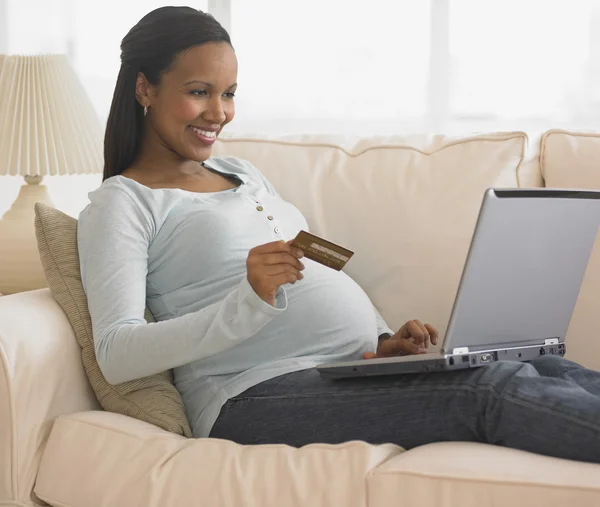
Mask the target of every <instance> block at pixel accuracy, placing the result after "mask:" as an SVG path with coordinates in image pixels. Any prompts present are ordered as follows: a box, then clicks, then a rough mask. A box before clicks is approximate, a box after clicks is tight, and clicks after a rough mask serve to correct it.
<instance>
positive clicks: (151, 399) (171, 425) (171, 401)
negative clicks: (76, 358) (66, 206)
mask: <svg viewBox="0 0 600 507" xmlns="http://www.w3.org/2000/svg"><path fill="white" fill-rule="evenodd" d="M35 232H36V236H37V242H38V249H39V251H40V257H41V260H42V266H43V268H44V272H45V275H46V279H47V280H48V285H49V286H50V290H51V291H52V295H53V296H54V298H55V299H56V301H57V302H58V304H59V305H60V306H61V308H62V309H63V311H64V312H65V313H66V315H67V318H68V319H69V322H70V323H71V326H72V327H73V330H74V331H75V336H76V338H77V341H78V342H79V345H80V346H81V356H82V359H83V366H84V368H85V371H86V374H87V376H88V378H89V381H90V384H91V385H92V388H93V390H94V392H95V393H96V396H97V398H98V401H99V402H100V405H101V406H102V407H103V408H104V409H105V410H107V411H109V412H116V413H118V414H123V415H127V416H130V417H134V418H136V419H140V420H142V421H146V422H149V423H151V424H154V425H156V426H160V427H161V428H164V429H165V430H167V431H171V432H173V433H177V434H179V435H184V436H186V437H190V436H191V431H190V426H189V424H188V421H187V418H186V415H185V409H184V407H183V401H182V400H181V396H180V395H179V392H178V391H177V390H176V389H175V386H174V385H173V378H172V374H171V372H170V371H165V372H162V373H157V374H156V375H152V376H150V377H145V378H143V379H139V380H132V381H130V382H124V383H122V384H118V385H111V384H109V383H108V382H107V381H106V379H105V378H104V376H103V375H102V372H101V371H100V367H99V366H98V363H97V362H96V354H95V352H94V342H93V338H92V321H91V319H90V314H89V311H88V306H87V298H86V295H85V292H84V290H83V285H82V283H81V273H80V271H79V254H78V251H77V220H75V219H74V218H72V217H70V216H68V215H65V214H64V213H61V212H60V211H58V210H55V209H54V208H52V207H50V206H47V205H45V204H42V203H37V204H36V205H35ZM145 318H146V320H147V321H148V322H152V321H154V319H153V318H152V314H151V313H150V312H149V311H148V310H147V309H146V315H145Z"/></svg>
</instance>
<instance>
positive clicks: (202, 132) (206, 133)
mask: <svg viewBox="0 0 600 507" xmlns="http://www.w3.org/2000/svg"><path fill="white" fill-rule="evenodd" d="M192 130H193V131H194V132H197V133H198V134H200V135H201V136H204V137H210V138H211V139H214V138H215V137H217V133H216V132H209V131H208V130H200V129H199V128H196V127H192Z"/></svg>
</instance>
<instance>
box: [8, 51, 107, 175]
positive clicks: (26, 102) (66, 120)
mask: <svg viewBox="0 0 600 507" xmlns="http://www.w3.org/2000/svg"><path fill="white" fill-rule="evenodd" d="M102 137H103V131H102V125H101V123H100V119H99V117H98V115H97V114H96V112H95V110H94V108H93V106H92V104H91V102H90V100H89V98H88V97H87V95H86V94H85V91H84V89H83V87H82V85H81V83H80V82H79V80H78V79H77V76H76V75H75V72H74V71H73V69H72V68H71V65H70V64H69V61H68V59H67V57H66V55H35V56H20V55H9V56H6V55H2V56H0V175H13V176H14V175H22V176H42V177H43V176H54V175H60V174H89V173H98V172H102Z"/></svg>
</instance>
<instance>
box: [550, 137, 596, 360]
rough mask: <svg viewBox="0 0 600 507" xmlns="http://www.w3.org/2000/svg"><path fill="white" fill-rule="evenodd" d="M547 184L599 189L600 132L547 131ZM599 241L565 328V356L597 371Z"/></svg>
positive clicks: (555, 186)
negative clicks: (566, 329) (569, 320)
mask: <svg viewBox="0 0 600 507" xmlns="http://www.w3.org/2000/svg"><path fill="white" fill-rule="evenodd" d="M540 168H541V171H542V176H543V177H544V180H545V183H546V186H547V187H552V188H579V189H592V190H600V134H588V133H582V132H568V131H564V130H550V131H548V132H546V133H545V134H544V136H543V137H542V141H541V146H540ZM598 309H600V241H599V240H598V239H596V244H595V246H594V249H593V250H592V255H591V257H590V262H589V264H588V268H587V271H586V275H585V278H584V280H583V284H582V286H581V292H580V293H579V298H578V300H577V304H576V306H575V311H574V312H573V317H572V319H571V324H570V326H569V330H568V331H567V357H568V358H569V359H572V360H574V361H577V362H579V363H581V364H583V365H585V366H587V367H588V368H593V369H596V370H600V339H599V337H600V319H598Z"/></svg>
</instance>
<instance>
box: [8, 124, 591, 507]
mask: <svg viewBox="0 0 600 507" xmlns="http://www.w3.org/2000/svg"><path fill="white" fill-rule="evenodd" d="M214 154H215V155H217V156H220V155H235V156H238V157H242V158H246V159H248V160H250V161H251V162H253V163H254V164H255V165H256V166H258V167H259V168H260V169H261V170H262V171H263V172H264V173H265V175H266V176H267V177H268V178H269V179H270V180H271V182H272V183H273V184H274V185H275V187H276V188H277V189H278V191H279V192H280V194H281V195H282V197H284V198H285V199H287V200H289V201H291V202H293V203H294V204H295V205H296V206H297V207H298V208H300V209H301V210H302V212H303V213H304V214H305V216H306V217H307V220H308V222H309V224H310V227H311V230H312V231H313V232H314V233H316V234H318V235H321V236H323V237H325V238H327V239H329V240H331V241H333V242H336V243H339V244H341V245H343V246H345V247H347V248H349V249H351V250H353V251H354V252H355V256H354V257H353V259H352V260H351V261H350V262H349V263H348V265H347V266H346V268H345V269H346V271H347V272H348V273H349V274H350V275H351V276H352V277H354V278H355V280H357V281H358V282H359V283H360V284H361V285H362V287H363V288H364V289H365V290H366V291H367V293H368V294H369V296H370V297H371V299H372V301H373V303H374V304H375V306H376V307H377V308H378V309H379V311H380V312H381V313H382V315H383V316H384V317H385V318H386V320H387V321H388V323H389V324H390V325H391V326H392V327H394V328H398V327H399V326H400V325H401V324H402V323H403V322H404V321H406V320H407V319H411V318H419V319H422V320H423V321H427V322H430V323H432V324H434V325H436V326H437V327H438V329H439V330H440V332H441V333H442V335H443V333H444V331H445V327H446V324H447V321H448V317H449V314H450V311H451V306H452V302H453V299H454V295H455V293H456V289H457V287H458V283H459V278H460V275H461V269H462V267H463V264H464V261H465V258H466V254H467V250H468V247H469V241H470V238H471V235H472V232H473V228H474V224H475V221H476V218H477V213H478V210H479V206H480V203H481V199H482V196H483V192H484V190H485V189H486V188H489V187H509V188H511V187H521V188H525V187H543V186H547V187H562V188H564V187H566V188H594V189H600V168H599V166H598V161H600V135H596V134H593V133H589V134H587V133H576V132H566V131H560V130H552V131H549V132H545V133H544V134H542V135H539V134H536V135H528V134H527V133H524V132H506V133H493V134H479V135H473V136H469V137H461V138H453V137H448V136H442V135H421V136H411V137H397V136H396V137H394V136H392V137H376V138H350V137H344V138H338V137H331V136H329V137H326V136H288V137H277V138H274V137H259V136H248V137H240V136H237V137H224V138H223V139H221V140H220V141H218V142H217V143H216V144H215V147H214ZM599 308H600V247H596V248H595V249H594V251H593V252H592V256H591V259H590V263H589V266H588V270H587V273H586V276H585V280H584V283H583V285H582V288H581V292H580V296H579V299H578V302H577V305H576V308H575V311H574V314H573V317H572V321H571V324H570V327H569V331H568V334H567V357H568V358H570V359H572V360H575V361H579V362H580V363H582V364H584V365H585V366H588V367H590V368H595V369H600V312H599V311H598V309H599ZM443 416H444V414H442V413H440V417H443ZM398 423H399V424H401V423H402V421H398ZM48 504H49V505H53V506H57V507H100V506H102V507H142V506H143V507H150V506H156V507H159V506H160V507H167V506H190V505H199V506H210V507H219V506H232V507H233V506H257V507H258V506H260V507H267V506H285V507H287V506H289V507H292V506H310V507H318V506H328V507H330V506H340V507H359V506H360V507H366V506H368V507H388V506H392V505H394V506H401V507H413V506H414V507H416V506H418V507H434V506H435V507H456V506H461V507H487V506H490V507H492V506H494V507H496V506H505V505H507V506H508V505H510V506H511V507H537V506H539V507H542V506H543V507H559V506H560V507H564V506H565V505H568V504H572V505H577V506H578V507H587V506H589V507H592V506H600V465H595V464H590V463H583V462H577V461H568V460H561V459H556V458H549V457H545V456H540V455H536V454H531V453H527V452H521V451H516V450H511V449H506V448H502V447H496V446H491V445H485V444H475V443H465V442H452V443H435V444H430V445H425V446H422V447H419V448H416V449H411V450H409V451H404V450H403V449H402V448H400V447H398V446H396V445H392V444H383V445H370V444H367V443H365V442H358V441H356V442H347V443H344V444H341V445H324V444H318V443H317V444H314V445H308V446H306V447H303V448H299V449H295V448H291V447H287V446H284V445H262V446H240V445H238V444H235V443H233V442H229V441H222V440H216V439H187V438H184V437H181V436H178V435H175V434H172V433H169V432H167V431H165V430H163V429H160V428H158V427H156V426H153V425H151V424H148V423H145V422H142V421H139V420H137V419H133V418H129V417H126V416H123V415H119V414H115V413H108V412H104V411H102V410H101V409H100V407H99V405H98V402H97V400H96V398H95V397H94V394H93V392H92V390H91V388H90V385H89V383H88V381H87V377H86V375H85V373H84V369H83V366H82V361H81V351H80V348H79V346H78V344H77V343H76V341H75V338H74V334H73V330H72V328H71V326H70V325H69V322H68V320H67V319H66V316H65V315H64V313H63V312H62V310H61V309H60V307H59V306H58V304H57V303H56V301H55V300H54V299H53V297H52V295H51V293H50V291H49V289H40V290H36V291H31V292H24V293H19V294H14V295H10V296H5V297H1V298H0V506H3V507H6V506H13V507H16V506H33V505H48Z"/></svg>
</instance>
